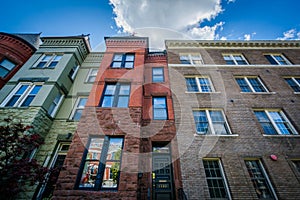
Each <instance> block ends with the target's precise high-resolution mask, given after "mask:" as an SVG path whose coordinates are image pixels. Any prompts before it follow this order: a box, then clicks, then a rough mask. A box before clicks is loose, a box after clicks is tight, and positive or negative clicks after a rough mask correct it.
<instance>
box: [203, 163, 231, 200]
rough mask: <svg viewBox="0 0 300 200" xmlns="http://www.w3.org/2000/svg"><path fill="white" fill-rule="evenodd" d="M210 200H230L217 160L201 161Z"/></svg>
mask: <svg viewBox="0 0 300 200" xmlns="http://www.w3.org/2000/svg"><path fill="white" fill-rule="evenodd" d="M203 165H204V170H205V175H206V181H207V185H208V190H209V194H210V198H213V199H230V194H229V190H228V187H227V185H226V180H225V175H224V172H223V169H222V167H221V164H220V161H219V160H203Z"/></svg>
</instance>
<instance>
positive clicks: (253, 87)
mask: <svg viewBox="0 0 300 200" xmlns="http://www.w3.org/2000/svg"><path fill="white" fill-rule="evenodd" d="M235 80H236V81H237V83H238V84H239V86H240V88H241V90H242V92H268V90H267V88H266V87H265V86H264V85H263V83H262V81H261V80H260V78H258V77H236V78H235Z"/></svg>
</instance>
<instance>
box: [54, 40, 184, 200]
mask: <svg viewBox="0 0 300 200" xmlns="http://www.w3.org/2000/svg"><path fill="white" fill-rule="evenodd" d="M105 42H106V48H107V50H106V52H105V53H104V56H103V59H102V62H101V65H100V68H99V70H98V75H97V77H96V81H95V83H94V86H93V88H92V90H91V93H90V96H89V98H88V102H87V104H86V107H85V109H84V112H83V115H82V117H81V119H80V121H79V125H78V128H77V131H76V133H75V135H74V139H73V141H72V143H71V145H70V149H69V152H68V154H67V156H66V159H65V164H64V168H63V170H62V171H61V173H60V176H59V180H58V182H57V186H56V190H55V192H54V199H66V198H71V199H84V198H86V199H89V198H92V199H95V198H101V199H102V198H103V199H120V198H122V199H175V198H176V196H177V195H178V193H177V191H178V189H180V188H181V181H180V170H179V167H180V166H179V162H178V153H177V152H178V150H177V144H176V142H177V141H176V131H175V123H174V113H173V109H172V108H173V105H172V94H171V92H170V89H169V78H168V70H167V57H166V54H165V52H156V53H151V52H148V38H140V37H121V38H119V37H108V38H105Z"/></svg>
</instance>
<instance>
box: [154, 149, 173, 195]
mask: <svg viewBox="0 0 300 200" xmlns="http://www.w3.org/2000/svg"><path fill="white" fill-rule="evenodd" d="M173 187H174V186H173V177H172V160H171V152H170V147H169V146H164V147H160V146H154V147H153V154H152V190H153V195H152V197H153V200H173V199H175V195H174V192H173Z"/></svg>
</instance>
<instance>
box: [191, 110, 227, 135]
mask: <svg viewBox="0 0 300 200" xmlns="http://www.w3.org/2000/svg"><path fill="white" fill-rule="evenodd" d="M193 111H205V114H206V117H207V121H208V125H209V128H210V129H209V130H211V133H207V134H202V133H199V132H198V131H197V129H196V132H197V134H198V135H218V136H222V134H216V131H215V129H214V127H213V122H212V119H211V117H210V114H209V111H220V112H221V113H222V116H223V119H224V122H225V125H226V128H227V130H228V133H227V134H225V135H232V132H231V130H230V127H229V124H228V121H227V119H226V116H225V114H224V112H223V110H221V109H194V110H193Z"/></svg>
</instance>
